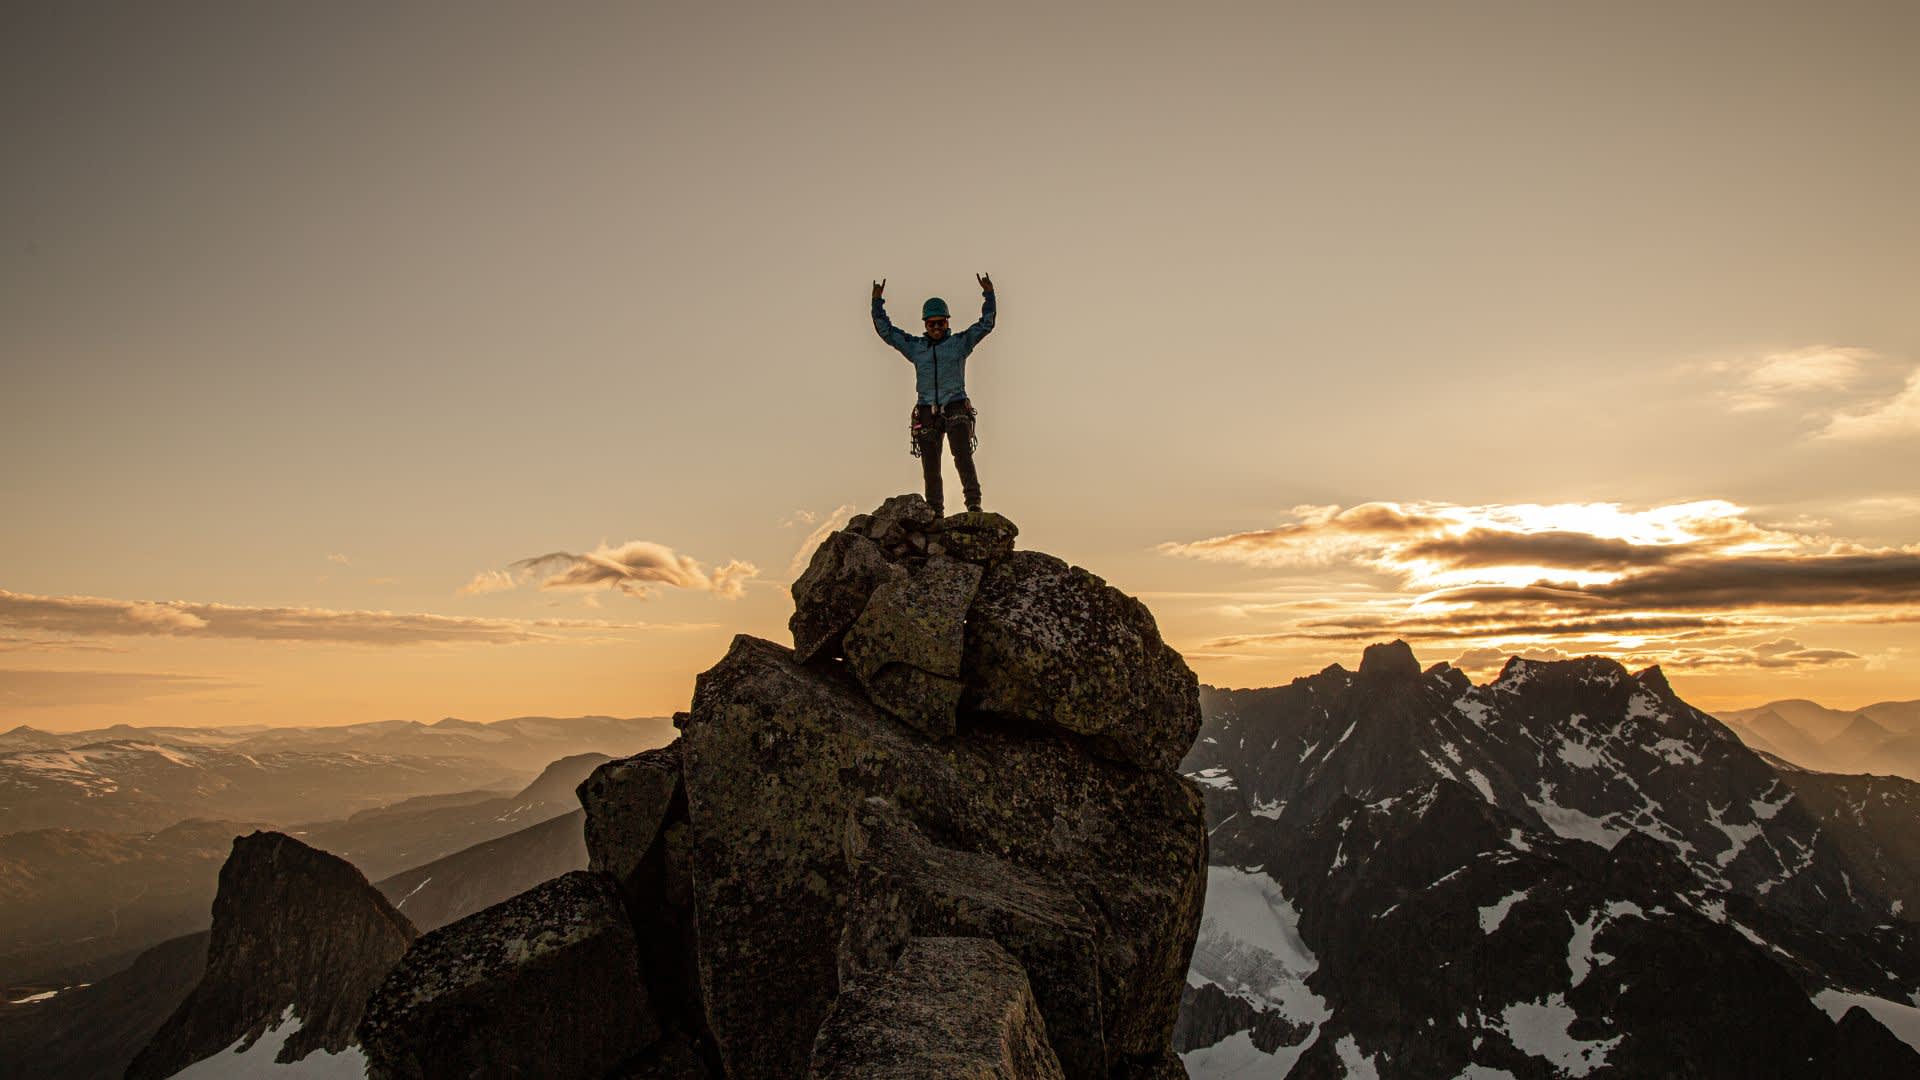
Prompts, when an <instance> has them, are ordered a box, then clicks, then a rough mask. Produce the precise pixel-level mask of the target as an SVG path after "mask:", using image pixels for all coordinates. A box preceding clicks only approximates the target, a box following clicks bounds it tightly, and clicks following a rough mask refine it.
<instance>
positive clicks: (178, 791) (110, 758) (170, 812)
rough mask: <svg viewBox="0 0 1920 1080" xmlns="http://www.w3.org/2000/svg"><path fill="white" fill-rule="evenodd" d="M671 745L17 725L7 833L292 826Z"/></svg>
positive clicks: (649, 723) (374, 732) (400, 725)
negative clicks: (553, 765) (220, 823)
mask: <svg viewBox="0 0 1920 1080" xmlns="http://www.w3.org/2000/svg"><path fill="white" fill-rule="evenodd" d="M671 737H672V722H671V721H670V720H669V719H667V718H664V717H652V718H632V719H621V718H616V717H608V716H585V717H574V718H571V719H555V718H552V717H519V718H516V719H512V720H501V721H497V722H495V723H491V724H479V723H473V722H470V721H466V720H456V719H452V718H449V719H445V720H441V721H439V722H438V723H433V724H421V723H414V722H401V721H393V722H382V723H372V724H349V725H345V726H342V727H328V728H271V729H255V728H152V729H143V728H131V727H126V726H120V727H115V728H106V729H102V730H99V731H85V732H73V733H68V734H53V733H49V732H43V731H37V730H35V729H32V728H15V729H13V730H12V731H10V732H7V733H6V734H4V735H0V834H4V833H11V832H18V831H22V830H27V829H46V828H77V829H97V830H106V831H120V832H151V831H154V830H158V829H163V828H166V827H167V826H169V825H172V824H174V823H176V822H179V821H183V820H187V819H189V818H200V819H214V818H224V819H229V820H238V821H260V822H268V823H274V824H288V823H294V822H300V821H318V820H332V819H336V818H340V817H345V816H348V815H351V814H353V813H355V812H357V811H360V810H364V809H369V808H372V807H378V806H384V805H387V804H390V803H393V802H395V801H398V800H401V799H407V798H411V797H416V796H430V795H442V794H451V793H458V792H471V791H477V790H488V791H493V792H494V793H496V794H498V795H505V794H507V793H509V792H510V791H512V790H514V789H517V788H519V787H520V786H522V785H524V784H525V783H526V782H527V781H528V780H530V779H531V778H532V777H533V776H534V775H535V774H536V773H538V772H539V771H540V769H542V768H543V767H545V766H546V765H547V764H548V763H550V762H552V761H554V760H556V759H559V758H563V757H567V756H569V755H573V754H582V753H601V754H630V753H634V752H636V751H638V750H643V749H646V748H648V747H651V746H658V745H660V744H661V743H664V742H666V741H668V740H669V739H670V738H671ZM457 846H464V845H457ZM448 850H454V849H451V848H450V849H448Z"/></svg>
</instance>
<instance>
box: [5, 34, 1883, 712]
mask: <svg viewBox="0 0 1920 1080" xmlns="http://www.w3.org/2000/svg"><path fill="white" fill-rule="evenodd" d="M7 31H8V32H7V33H6V34H4V35H0V59H4V61H5V70H6V71H7V72H8V77H9V92H8V93H7V94H5V95H0V135H4V137H5V139H6V144H7V145H8V146H9V147H10V148H12V149H13V151H14V152H13V153H12V154H11V155H10V161H9V166H10V167H9V169H8V170H7V172H6V174H5V175H4V176H0V189H4V196H5V197H4V200H0V380H3V383H0V385H3V387H4V400H5V401H6V404H7V406H8V408H7V423H6V424H5V425H4V426H3V427H0V453H4V454H5V457H6V460H8V461H9V462H10V463H11V467H10V468H8V469H7V470H6V471H5V473H4V476H0V498H4V499H5V501H6V503H7V505H8V507H9V510H10V512H9V513H8V515H7V518H6V526H5V528H4V529H0V567H4V571H0V653H5V654H6V655H4V656H0V730H4V729H7V728H11V727H14V726H16V725H20V724H26V725H29V726H32V727H36V728H41V729H44V730H49V731H60V730H78V729H87V728H94V727H107V726H111V725H113V724H115V723H134V724H141V725H148V726H157V725H176V724H188V725H196V726H214V725H217V726H237V725H243V724H249V723H271V724H302V725H312V724H344V723H354V722H362V721H367V720H385V719H402V720H408V719H417V720H421V721H423V722H431V721H432V720H434V719H438V718H440V717H443V716H459V717H462V718H466V719H474V720H480V721H488V720H493V719H501V718H508V717H512V716H522V715H548V716H572V715H582V714H603V715H612V716H623V717H624V716H662V715H667V714H670V713H672V712H674V711H676V710H679V709H682V708H685V707H686V705H687V701H688V698H689V696H690V693H691V690H692V685H693V679H694V677H695V675H697V674H698V673H699V672H700V671H703V670H705V669H706V668H707V667H709V666H710V665H711V664H713V663H714V662H715V661H717V660H718V659H719V658H720V656H721V655H722V654H723V652H724V651H725V649H726V645H727V642H728V640H729V639H730V638H731V637H732V635H733V634H735V633H750V634H755V635H758V636H762V637H767V638H770V639H773V640H776V641H784V640H786V629H785V622H786V617H787V614H788V612H789V610H790V607H789V601H788V597H787V594H786V591H785V586H786V585H787V584H788V583H790V582H791V581H792V580H793V578H794V577H795V576H797V573H798V571H799V568H800V567H802V566H803V565H804V562H805V558H806V555H807V553H808V552H809V550H810V548H811V545H812V544H813V543H816V542H817V540H818V538H819V537H820V536H821V535H823V534H824V532H825V531H826V530H828V529H830V528H831V527H833V526H835V525H836V524H838V523H839V522H842V521H844V520H845V518H846V517H847V516H848V515H849V514H852V513H856V512H863V511H866V510H869V509H871V508H872V507H873V506H875V505H876V504H878V503H879V502H880V501H881V500H882V499H884V498H886V497H888V496H890V495H894V494H898V493H901V492H906V491H913V490H917V489H918V483H919V480H918V464H917V463H916V462H914V461H913V460H912V459H911V458H909V457H908V456H907V454H906V446H905V443H906V439H905V432H904V430H903V429H904V421H905V412H906V409H907V407H908V405H909V404H910V403H911V400H912V382H911V378H910V369H908V368H907V366H906V365H905V364H903V363H902V362H901V361H900V359H899V357H898V356H897V355H896V354H894V353H893V352H892V351H891V350H889V349H887V348H886V346H885V345H883V344H882V343H881V342H880V341H879V340H878V339H877V338H876V337H875V335H874V333H873V329H872V327H871V325H870V324H869V322H868V315H867V306H868V291H869V284H870V282H871V281H873V280H875V279H878V278H882V277H884V278H886V279H887V280H888V288H887V296H888V299H889V309H890V311H891V314H892V316H893V319H894V321H895V323H897V324H898V325H901V326H902V327H906V328H908V329H910V330H913V329H917V325H918V320H917V318H915V316H917V314H918V306H919V303H920V301H921V300H922V299H924V298H925V297H927V296H930V295H939V296H943V297H945V298H946V299H947V300H948V301H949V303H950V304H951V305H952V307H953V311H954V317H955V321H956V323H957V324H964V323H966V322H968V321H971V319H972V318H973V317H974V314H975V313H976V312H977V310H978V303H979V293H978V290H977V288H976V287H975V284H974V275H975V274H976V273H980V272H990V273H991V274H992V275H993V279H994V281H995V282H996V284H997V286H998V293H999V305H1000V312H999V325H998V328H997V329H996V330H995V332H994V333H993V335H992V336H990V337H989V338H987V339H986V340H985V341H984V342H983V343H982V344H981V346H980V348H979V351H978V352H976V353H975V355H974V358H973V359H972V361H971V362H970V366H969V371H968V384H969V390H970V392H971V393H972V396H973V398H974V400H975V401H976V403H977V404H978V405H979V407H980V410H981V425H980V449H979V463H980V471H981V477H982V481H983V485H984V488H985V492H986V504H987V508H988V509H990V510H996V511H999V512H1002V513H1004V514H1006V515H1007V516H1008V517H1010V518H1011V519H1012V520H1013V521H1015V522H1016V523H1018V525H1019V526H1020V528H1021V530H1022V534H1021V537H1020V544H1021V546H1023V547H1027V548H1033V549H1039V550H1044V551H1049V552H1052V553H1054V554H1056V555H1059V556H1060V557H1062V558H1065V559H1067V560H1069V561H1071V562H1073V563H1075V564H1077V565H1080V566H1084V567H1086V568H1088V569H1089V570H1092V571H1093V572H1095V573H1097V574H1099V575H1101V576H1102V577H1104V578H1106V579H1107V580H1108V581H1109V582H1111V583H1112V584H1114V585H1115V586H1117V587H1119V588H1121V589H1123V590H1125V591H1127V592H1129V593H1131V594H1134V595H1136V596H1139V597H1140V598H1141V599H1142V600H1143V601H1145V602H1146V603H1147V604H1148V606H1149V607H1150V608H1151V609H1152V610H1153V612H1154V614H1155V616H1156V618H1157V620H1158V622H1159V625H1160V628H1161V630H1162V632H1163V634H1164V635H1165V637H1166V638H1167V639H1168V641H1169V642H1171V643H1172V644H1173V645H1174V646H1175V647H1176V648H1179V649H1180V650H1181V651H1182V652H1183V653H1184V654H1185V655H1186V656H1187V657H1188V659H1189V662H1190V663H1191V664H1192V666H1193V667H1194V669H1195V670H1196V671H1197V672H1198V674H1199V676H1200V678H1201V680H1202V681H1203V682H1206V683H1209V684H1212V685H1216V686H1231V687H1255V686H1270V685H1276V684H1281V683H1285V682H1287V681H1289V680H1290V679H1292V678H1294V677H1295V676H1299V675H1305V674H1308V673H1311V672H1313V671H1317V670H1319V669H1320V668H1322V667H1324V666H1325V665H1326V664H1328V663H1332V662H1338V663H1341V664H1343V665H1344V666H1347V667H1349V668H1351V667H1354V666H1356V665H1357V663H1358V660H1359V656H1360V651H1361V649H1362V648H1363V647H1364V646H1365V645H1366V644H1368V643H1370V642H1374V641H1386V640H1392V639H1394V638H1405V639H1406V640H1408V641H1409V642H1410V643H1411V644H1412V646H1413V648H1414V650H1415V652H1416V654H1417V655H1418V656H1419V657H1420V659H1421V660H1422V662H1423V663H1429V664H1430V663H1433V662H1436V661H1442V660H1444V661H1447V662H1449V663H1453V664H1456V665H1457V666H1462V667H1464V668H1465V669H1467V670H1468V671H1469V672H1470V673H1471V674H1472V675H1473V677H1474V678H1475V679H1476V680H1478V681H1484V680H1485V679H1487V678H1489V677H1491V675H1492V672H1493V671H1494V670H1497V666H1498V662H1499V660H1500V659H1501V658H1502V657H1504V656H1505V655H1507V654H1510V653H1519V654H1521V655H1529V656H1537V657H1544V658H1553V657H1558V656H1570V655H1582V654H1588V653H1599V654H1603V655H1609V656H1613V657H1616V658H1618V659H1621V660H1622V662H1624V663H1627V664H1628V665H1629V666H1630V667H1633V668H1636V669H1637V668H1639V667H1642V666H1646V665H1648V664H1656V663H1657V664H1660V665H1661V666H1662V667H1663V669H1664V670H1665V671H1666V672H1667V674H1668V676H1669V678H1670V679H1671V681H1672V683H1673V685H1674V687H1675V689H1676V690H1677V691H1678V692H1679V693H1680V694H1681V696H1682V697H1684V698H1685V699H1686V700H1688V701H1689V702H1691V703H1693V704H1695V705H1697V706H1699V707H1701V708H1707V709H1716V710H1726V709H1730V708H1738V707H1747V706H1751V705H1756V704H1760V703H1763V702H1767V701H1771V700H1776V699H1786V698H1806V699H1810V700H1814V701H1818V702H1821V703H1822V704H1826V705H1828V706H1830V707H1836V708H1837V707H1841V706H1840V705H1838V704H1836V703H1839V702H1845V703H1849V704H1853V703H1876V702H1880V701H1904V700H1912V699H1915V698H1920V679H1916V678H1915V677H1914V674H1913V668H1912V658H1913V657H1914V656H1915V655H1916V653H1917V652H1920V496H1916V495H1915V493H1914V487H1913V482H1912V472H1913V462H1915V461H1916V460H1920V325H1917V324H1916V323H1915V320H1914V319H1913V317H1912V307H1913V297H1915V296H1917V295H1920V259H1916V258H1915V257H1914V254H1913V253H1914V252H1915V251H1916V250H1920V215H1916V214H1915V213H1914V212H1913V206H1912V192H1914V191H1916V190H1920V139H1917V138H1915V134H1916V132H1915V124H1914V117H1915V116H1916V115H1920V73H1916V71H1915V69H1914V67H1913V65H1912V64H1911V62H1910V54H1911V50H1912V46H1913V44H1914V42H1916V41H1920V7H1915V6H1913V5H1890V4H1884V3H1840V4H1833V5H1822V6H1820V7H1819V8H1813V7H1804V6H1786V7H1780V8H1769V9H1765V10H1759V9H1755V8H1754V7H1753V6H1751V5H1744V4H1732V3H1708V4H1697V5H1687V6H1686V7H1684V8H1682V9H1674V8H1672V7H1671V6H1668V5H1657V4H1640V3H1634V4H1619V5H1610V6H1607V7H1605V8H1583V9H1563V8H1554V9H1547V8H1542V7H1540V6H1538V5H1529V4H1477V5H1473V6H1472V7H1471V8H1470V9H1464V10H1456V11H1441V10H1438V9H1437V8H1436V7H1435V6H1432V5H1420V4H1395V5H1385V6H1380V5H1371V6H1369V7H1368V8H1367V10H1365V11H1361V10H1358V9H1351V10H1350V9H1336V10H1327V9H1323V8H1320V7H1317V6H1308V5H1258V6H1239V5H1231V6H1229V5H1216V6H1209V7H1203V8H1197V9H1191V10H1181V11H1177V12H1176V11H1173V10H1170V9H1166V8H1164V7H1162V6H1158V5H1141V4H1113V5H1100V6H1099V7H1097V8H1094V7H1089V8H1085V9H1080V10H1074V9H1069V8H1046V9H1040V10H1035V9H1032V8H1029V7H1019V6H1012V5H996V4H976V5H969V6H967V7H964V8H945V7H938V8H934V7H923V6H918V5H877V4H873V5H836V6H834V7H833V8H831V9H828V10H805V11H802V10H796V9H790V8H786V7H781V6H773V5H768V6H763V7H759V8H754V9H752V10H751V11H748V10H745V9H739V8H727V9H715V8H681V7H666V6H639V5H623V4H609V5H586V6H581V7H574V8H569V9H568V10H567V11H565V12H558V11H553V10H547V9H531V8H528V9H512V8H501V9H493V8H487V9H479V8H475V7H473V6H470V5H455V4H439V5H420V6H410V7H409V8H407V9H406V10H398V11H396V10H383V9H377V8H354V9H350V10H349V9H335V8H324V7H316V8H304V9H303V8H275V9H266V8H253V7H247V6H240V5H221V4H201V3H178V4H171V5H165V6H164V7H156V6H149V5H133V4H124V5H109V6H106V7H103V8H97V9H91V10H88V11H84V12H82V11H77V10H71V9H67V8H64V7H56V6H51V5H49V6H42V7H37V8H34V9H30V10H20V11H16V12H13V13H11V15H10V17H9V19H8V27H7ZM948 483H949V485H955V484H956V481H955V480H954V479H953V477H952V475H951V472H950V471H949V479H948Z"/></svg>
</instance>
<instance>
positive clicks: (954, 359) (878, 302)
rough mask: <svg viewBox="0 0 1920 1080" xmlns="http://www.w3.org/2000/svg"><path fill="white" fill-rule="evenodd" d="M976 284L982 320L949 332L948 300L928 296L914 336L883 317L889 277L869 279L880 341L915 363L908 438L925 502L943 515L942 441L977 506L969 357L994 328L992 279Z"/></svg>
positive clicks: (979, 278) (966, 494)
mask: <svg viewBox="0 0 1920 1080" xmlns="http://www.w3.org/2000/svg"><path fill="white" fill-rule="evenodd" d="M975 280H977V281H979V283H980V292H981V301H980V318H979V320H978V321H977V322H975V323H974V324H973V325H972V326H969V327H967V328H966V329H965V330H962V331H960V332H959V333H958V334H950V333H948V330H947V320H948V318H949V316H948V313H947V302H946V301H945V300H942V299H940V298H939V297H937V296H935V297H930V298H929V299H928V300H927V302H926V303H925V304H923V305H921V307H920V318H921V320H922V321H924V322H925V323H926V325H927V332H926V333H925V334H924V335H922V336H920V337H915V336H913V335H912V334H909V333H907V332H906V331H905V330H902V329H900V328H899V327H897V326H895V325H893V322H892V320H890V319H888V318H887V302H886V300H885V299H884V298H883V297H882V295H881V294H882V293H883V292H884V291H885V290H886V287H887V280H886V279H885V278H881V279H880V280H879V281H876V282H874V283H873V328H874V330H875V331H876V332H878V333H879V335H880V340H882V341H884V342H886V343H887V344H889V345H891V346H893V347H894V348H895V349H898V350H899V351H900V355H902V356H904V357H906V358H907V360H908V361H909V362H911V363H912V364H913V367H914V388H915V390H916V391H917V393H918V395H919V397H918V399H917V400H916V403H915V404H914V407H913V418H912V422H911V430H910V433H909V436H908V440H909V444H910V445H911V446H912V448H913V453H914V454H915V455H917V456H918V457H919V458H920V471H921V474H922V476H923V477H924V478H925V480H926V485H927V503H928V504H929V505H931V506H932V507H933V510H934V512H935V513H937V514H944V513H946V502H945V499H944V498H943V495H942V489H941V480H940V444H941V443H942V442H943V441H944V442H945V443H946V444H947V447H948V449H949V450H951V451H952V453H953V468H954V471H956V472H958V473H959V474H960V493H961V494H962V495H963V496H964V497H965V498H966V501H967V509H968V510H970V511H977V510H979V509H980V477H979V475H978V474H977V473H976V472H975V471H974V467H973V444H974V435H973V431H974V416H975V411H974V408H973V403H972V402H971V401H969V400H967V357H968V356H970V355H972V353H973V349H974V346H976V345H978V344H980V339H981V338H984V337H986V336H987V335H988V334H990V333H992V332H993V316H994V307H995V305H994V300H993V279H992V278H991V277H989V276H988V275H986V274H979V275H976V276H975Z"/></svg>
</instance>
